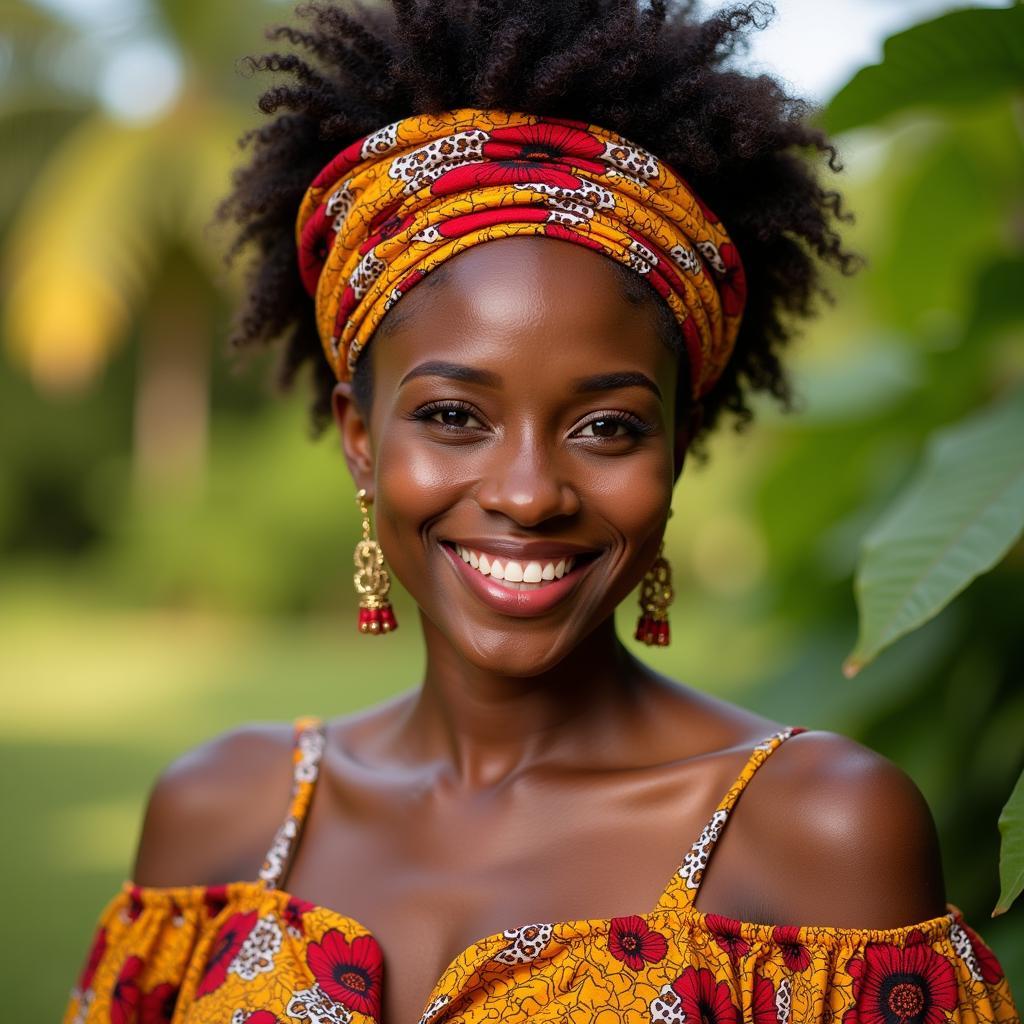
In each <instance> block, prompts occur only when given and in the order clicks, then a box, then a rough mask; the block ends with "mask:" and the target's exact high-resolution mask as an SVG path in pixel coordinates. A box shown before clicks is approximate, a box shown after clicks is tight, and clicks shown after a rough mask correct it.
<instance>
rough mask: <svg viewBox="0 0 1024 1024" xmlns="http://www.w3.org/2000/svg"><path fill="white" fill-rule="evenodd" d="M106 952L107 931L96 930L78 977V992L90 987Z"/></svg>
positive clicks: (101, 928)
mask: <svg viewBox="0 0 1024 1024" xmlns="http://www.w3.org/2000/svg"><path fill="white" fill-rule="evenodd" d="M106 951H107V929H106V928H103V927H100V928H97V929H96V934H95V935H94V936H93V940H92V945H91V946H90V947H89V955H88V956H87V957H86V958H85V965H84V966H83V967H82V973H81V974H79V976H78V991H79V992H84V991H85V990H86V989H87V988H90V987H91V986H92V979H93V977H94V976H95V975H96V968H97V967H99V965H100V961H101V960H102V959H103V954H104V953H105V952H106Z"/></svg>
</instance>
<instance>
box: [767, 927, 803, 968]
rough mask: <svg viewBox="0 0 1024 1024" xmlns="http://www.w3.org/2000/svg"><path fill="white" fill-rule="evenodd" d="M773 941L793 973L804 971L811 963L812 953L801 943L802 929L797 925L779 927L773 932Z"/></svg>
mask: <svg viewBox="0 0 1024 1024" xmlns="http://www.w3.org/2000/svg"><path fill="white" fill-rule="evenodd" d="M772 939H773V940H774V941H775V943H776V945H777V946H778V947H779V949H780V951H781V952H782V959H783V961H784V962H785V964H786V966H787V967H788V968H789V969H790V970H791V971H802V970H804V968H806V967H807V965H808V964H809V963H810V962H811V954H810V951H809V950H808V949H807V947H806V946H805V945H804V944H803V943H802V942H801V941H800V929H799V928H797V927H796V926H795V925H778V926H777V927H776V929H775V931H773V932H772Z"/></svg>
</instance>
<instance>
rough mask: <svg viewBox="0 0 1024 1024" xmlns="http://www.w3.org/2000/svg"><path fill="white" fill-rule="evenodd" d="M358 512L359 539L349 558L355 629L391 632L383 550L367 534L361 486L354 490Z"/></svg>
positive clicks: (367, 510) (392, 622) (366, 509)
mask: <svg viewBox="0 0 1024 1024" xmlns="http://www.w3.org/2000/svg"><path fill="white" fill-rule="evenodd" d="M356 501H357V502H358V503H359V511H360V513H361V515H362V517H363V539H362V540H361V541H359V543H358V544H356V551H355V556H354V559H353V561H354V562H355V566H356V574H355V576H354V577H353V581H354V582H355V585H356V593H357V594H358V595H359V632H360V633H375V634H380V633H391V632H393V631H394V630H396V629H398V622H397V621H396V620H395V613H394V610H393V609H392V607H391V602H390V601H389V600H388V591H389V590H390V589H391V577H390V576H389V575H388V571H387V569H385V568H384V552H383V551H381V549H380V545H379V544H378V543H377V542H376V541H375V540H374V539H373V538H372V537H371V536H370V503H369V501H368V500H367V498H366V490H365V488H360V489H359V491H358V492H357V493H356Z"/></svg>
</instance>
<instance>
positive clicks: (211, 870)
mask: <svg viewBox="0 0 1024 1024" xmlns="http://www.w3.org/2000/svg"><path fill="white" fill-rule="evenodd" d="M292 736H293V727H292V725H291V723H288V722H280V723H277V722H275V723H253V724H248V725H243V726H240V727H239V728H236V729H232V730H231V731H229V732H226V733H223V734H222V735H220V736H217V737H215V738H214V739H212V740H209V741H207V742H206V743H203V744H201V745H200V746H198V747H196V748H195V749H193V750H190V751H189V752H188V753H186V754H184V755H182V756H181V757H179V758H178V759H177V760H175V761H174V762H173V763H172V764H171V765H170V766H169V767H167V768H166V769H165V770H164V772H163V773H162V774H161V775H160V777H159V778H158V779H157V781H156V784H155V785H154V787H153V789H152V792H151V793H150V798H149V804H148V806H147V809H146V815H145V819H144V823H143V828H142V835H141V838H140V840H139V847H138V852H137V855H136V860H135V869H134V871H133V879H134V880H135V882H136V883H137V884H139V885H146V886H173V885H215V884H220V883H223V882H231V881H238V880H242V879H254V878H255V877H256V874H257V872H258V870H259V867H260V864H261V861H262V858H263V854H264V853H265V851H266V849H267V847H268V846H269V844H270V841H271V839H272V838H273V835H274V832H275V831H276V829H277V827H278V825H279V824H280V823H281V821H282V820H283V818H284V816H285V814H286V811H287V807H288V799H289V795H290V793H291V781H292V771H291V750H292Z"/></svg>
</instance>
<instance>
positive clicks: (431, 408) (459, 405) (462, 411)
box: [415, 402, 483, 431]
mask: <svg viewBox="0 0 1024 1024" xmlns="http://www.w3.org/2000/svg"><path fill="white" fill-rule="evenodd" d="M415 418H416V419H418V420H423V421H425V422H427V423H437V424H438V425H439V426H441V427H443V428H444V429H445V430H451V431H461V430H477V429H480V428H482V427H483V424H482V423H481V422H480V420H479V419H477V417H476V416H474V415H473V410H472V407H471V406H469V405H468V404H466V403H465V402H429V403H428V404H427V405H424V406H423V407H422V408H420V409H417V410H416V412H415Z"/></svg>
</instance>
